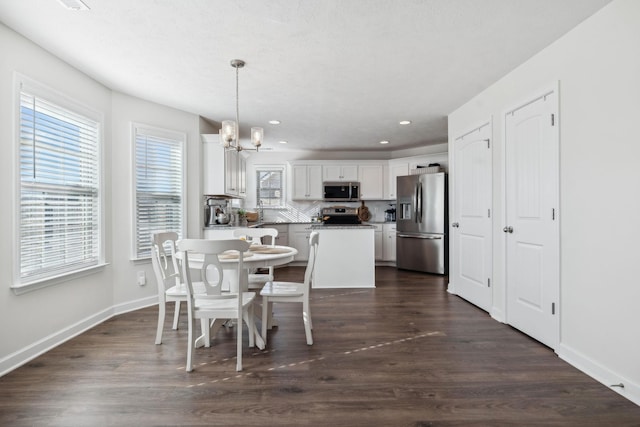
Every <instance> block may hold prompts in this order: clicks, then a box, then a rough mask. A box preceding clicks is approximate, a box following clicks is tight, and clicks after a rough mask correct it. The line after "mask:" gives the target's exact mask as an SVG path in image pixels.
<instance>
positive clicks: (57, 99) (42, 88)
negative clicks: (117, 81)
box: [11, 73, 105, 295]
mask: <svg viewBox="0 0 640 427" xmlns="http://www.w3.org/2000/svg"><path fill="white" fill-rule="evenodd" d="M23 91H24V92H25V93H28V94H30V95H32V96H34V97H36V98H37V99H40V100H46V101H47V102H49V103H51V104H53V105H54V106H55V107H57V108H60V109H61V110H68V111H69V112H71V113H74V114H78V115H80V116H83V117H84V118H87V119H90V120H92V121H95V122H96V143H97V147H96V154H97V164H96V168H97V171H96V172H97V177H96V178H97V180H96V181H97V182H96V186H95V188H96V191H97V194H98V195H97V206H96V209H95V212H96V217H95V221H94V223H95V225H96V227H97V231H96V232H95V235H96V238H97V240H98V242H97V243H96V245H95V249H96V250H97V254H96V256H95V261H92V262H91V261H90V262H85V263H82V264H79V265H77V266H76V267H73V266H72V265H67V266H66V267H64V265H59V266H56V268H53V269H51V270H49V271H46V270H45V271H43V272H42V273H41V274H38V275H32V276H31V277H24V278H23V277H21V276H22V274H21V270H22V267H21V252H22V249H21V247H22V243H21V230H22V217H21V206H22V205H21V194H22V178H21V157H20V145H21V123H20V120H21V94H22V92H23ZM14 102H15V104H14V134H13V136H14V137H13V139H12V140H13V141H14V143H13V144H12V147H13V159H14V162H13V164H14V168H15V169H14V174H13V176H14V179H15V182H14V185H13V192H14V196H13V203H14V209H13V215H14V220H13V223H14V236H13V241H14V243H13V246H14V248H15V250H14V254H15V257H14V273H13V283H12V285H11V288H12V290H13V292H14V293H15V294H18V295H19V294H23V293H25V292H30V291H33V290H36V289H40V288H44V287H47V286H52V285H56V284H58V283H64V282H67V281H69V280H71V279H75V278H78V277H83V276H86V275H89V274H93V273H95V272H96V271H100V270H102V269H103V267H104V266H105V244H104V232H105V227H104V179H103V173H104V171H103V163H104V161H103V159H104V155H103V150H104V144H103V126H104V114H103V113H102V112H99V111H96V110H94V109H93V108H91V107H88V106H86V105H84V104H82V103H81V102H79V101H77V100H75V99H72V98H71V97H68V96H67V95H65V94H63V93H61V92H59V91H57V90H55V89H53V88H51V87H48V86H46V85H44V84H42V83H39V82H37V81H36V80H33V79H31V78H29V77H27V76H24V75H22V74H20V73H14Z"/></svg>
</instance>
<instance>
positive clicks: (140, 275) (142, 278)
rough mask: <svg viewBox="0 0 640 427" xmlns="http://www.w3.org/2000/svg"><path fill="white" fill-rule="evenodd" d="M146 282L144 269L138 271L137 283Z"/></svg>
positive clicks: (142, 283) (141, 284) (143, 283)
mask: <svg viewBox="0 0 640 427" xmlns="http://www.w3.org/2000/svg"><path fill="white" fill-rule="evenodd" d="M146 284H147V275H146V273H145V272H144V270H141V271H138V285H140V286H144V285H146Z"/></svg>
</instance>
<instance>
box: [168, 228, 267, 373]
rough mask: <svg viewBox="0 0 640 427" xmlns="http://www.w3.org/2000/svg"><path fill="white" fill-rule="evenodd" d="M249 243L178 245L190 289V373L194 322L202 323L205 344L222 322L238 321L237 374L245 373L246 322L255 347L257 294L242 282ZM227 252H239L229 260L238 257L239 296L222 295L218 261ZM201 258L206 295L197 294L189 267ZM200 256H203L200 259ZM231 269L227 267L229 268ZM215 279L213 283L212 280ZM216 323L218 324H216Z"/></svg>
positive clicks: (197, 241) (196, 241)
mask: <svg viewBox="0 0 640 427" xmlns="http://www.w3.org/2000/svg"><path fill="white" fill-rule="evenodd" d="M249 246H250V243H249V242H246V241H243V240H238V239H232V240H208V239H183V240H181V241H179V242H178V249H179V250H180V251H181V252H182V275H183V277H184V279H185V283H186V285H187V311H188V313H189V319H188V327H189V332H188V343H187V367H186V370H187V372H191V371H192V370H193V349H194V347H195V344H196V338H197V337H196V336H195V334H194V325H193V322H194V320H195V319H200V325H201V329H202V333H203V335H204V338H205V343H209V341H210V330H211V328H212V327H214V326H215V325H216V324H217V325H219V324H220V321H224V322H226V321H227V320H235V321H236V324H237V327H236V341H237V342H236V353H237V358H236V370H237V371H241V370H242V329H243V326H242V325H243V320H244V322H245V323H246V324H247V327H248V329H249V346H250V347H252V346H253V345H254V337H255V329H254V327H255V321H254V319H253V300H254V299H255V296H256V294H255V292H248V291H246V289H243V288H246V284H243V283H242V282H244V281H243V280H240V279H239V278H241V277H243V275H242V274H243V269H244V266H243V259H244V252H246V251H247V250H248V249H249ZM225 251H236V252H233V253H231V254H228V255H227V256H237V259H238V260H237V264H236V265H237V274H236V275H235V277H236V278H238V279H237V280H238V281H239V282H240V283H237V289H238V292H224V293H223V292H222V291H221V288H222V281H223V280H224V270H223V269H222V265H221V264H220V261H219V258H218V257H219V256H225V254H224V252H225ZM194 254H198V255H199V256H201V255H203V256H204V258H198V260H200V259H202V265H201V267H200V277H201V278H202V279H203V281H204V285H205V288H206V294H196V293H195V292H194V287H193V282H192V280H191V270H192V269H191V268H190V267H189V257H190V256H192V255H194ZM200 254H201V255H200ZM212 268H213V269H215V270H217V271H218V274H216V275H210V274H207V270H210V269H212ZM227 268H228V267H227ZM212 276H213V277H215V282H212V281H211V279H210V277H212ZM214 320H215V322H214Z"/></svg>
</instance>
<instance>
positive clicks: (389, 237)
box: [382, 223, 396, 262]
mask: <svg viewBox="0 0 640 427" xmlns="http://www.w3.org/2000/svg"><path fill="white" fill-rule="evenodd" d="M382 240H383V241H382V260H383V261H394V262H395V260H396V224H395V223H393V224H383V225H382Z"/></svg>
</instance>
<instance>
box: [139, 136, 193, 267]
mask: <svg viewBox="0 0 640 427" xmlns="http://www.w3.org/2000/svg"><path fill="white" fill-rule="evenodd" d="M134 133H135V194H136V201H135V209H136V212H135V222H136V226H135V229H136V236H135V254H134V256H135V257H136V258H148V257H150V256H151V239H152V236H153V234H154V233H157V232H161V231H175V232H176V233H178V236H179V237H182V227H183V175H184V172H183V146H184V143H183V139H180V138H175V137H172V136H170V134H169V133H167V135H166V136H164V135H160V136H159V135H158V133H160V134H162V132H158V131H147V130H145V129H144V128H141V127H136V128H135V132H134Z"/></svg>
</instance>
